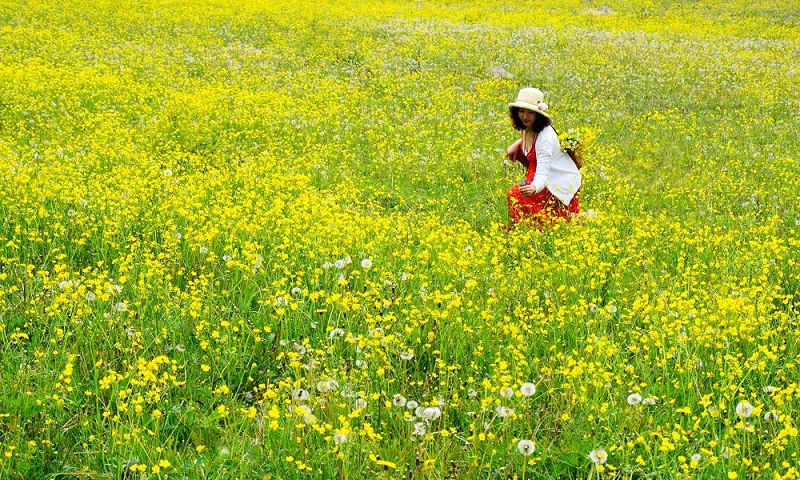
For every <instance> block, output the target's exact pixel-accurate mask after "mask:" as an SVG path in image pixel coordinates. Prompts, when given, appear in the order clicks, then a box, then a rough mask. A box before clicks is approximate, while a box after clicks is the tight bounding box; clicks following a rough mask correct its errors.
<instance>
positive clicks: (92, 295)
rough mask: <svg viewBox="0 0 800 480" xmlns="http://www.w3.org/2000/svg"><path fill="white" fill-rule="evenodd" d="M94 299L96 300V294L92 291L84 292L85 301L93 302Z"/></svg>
mask: <svg viewBox="0 0 800 480" xmlns="http://www.w3.org/2000/svg"><path fill="white" fill-rule="evenodd" d="M95 300H97V295H95V293H94V292H88V293H87V294H86V301H88V302H94V301H95Z"/></svg>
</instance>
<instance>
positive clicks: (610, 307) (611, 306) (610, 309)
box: [606, 305, 617, 313]
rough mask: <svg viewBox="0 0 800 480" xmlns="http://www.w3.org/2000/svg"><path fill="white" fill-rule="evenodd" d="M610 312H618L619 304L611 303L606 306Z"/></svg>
mask: <svg viewBox="0 0 800 480" xmlns="http://www.w3.org/2000/svg"><path fill="white" fill-rule="evenodd" d="M606 310H608V313H617V306H616V305H609V306H607V307H606Z"/></svg>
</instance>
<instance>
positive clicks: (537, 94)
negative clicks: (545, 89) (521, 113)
mask: <svg viewBox="0 0 800 480" xmlns="http://www.w3.org/2000/svg"><path fill="white" fill-rule="evenodd" d="M514 107H517V108H524V109H526V110H532V111H534V112H536V113H540V114H542V115H544V116H545V117H547V118H550V115H548V114H547V113H545V112H546V111H547V104H546V103H544V93H542V91H541V90H539V89H538V88H523V89H522V90H520V91H519V94H518V95H517V101H515V102H511V103H509V104H508V109H509V110H511V109H512V108H514Z"/></svg>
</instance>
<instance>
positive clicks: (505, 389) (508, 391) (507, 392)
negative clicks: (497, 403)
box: [500, 387, 514, 398]
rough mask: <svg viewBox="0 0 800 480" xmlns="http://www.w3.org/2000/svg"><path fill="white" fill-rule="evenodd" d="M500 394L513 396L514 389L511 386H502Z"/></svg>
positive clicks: (504, 396)
mask: <svg viewBox="0 0 800 480" xmlns="http://www.w3.org/2000/svg"><path fill="white" fill-rule="evenodd" d="M500 396H501V397H503V398H511V397H513V396H514V389H512V388H511V387H503V388H501V389H500Z"/></svg>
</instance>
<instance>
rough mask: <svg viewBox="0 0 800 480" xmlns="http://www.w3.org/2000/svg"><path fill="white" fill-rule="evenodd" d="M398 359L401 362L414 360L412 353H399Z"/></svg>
mask: <svg viewBox="0 0 800 480" xmlns="http://www.w3.org/2000/svg"><path fill="white" fill-rule="evenodd" d="M400 358H402V359H403V360H411V359H412V358H414V352H400Z"/></svg>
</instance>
